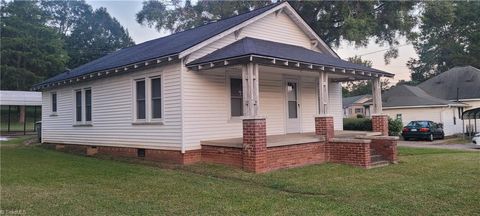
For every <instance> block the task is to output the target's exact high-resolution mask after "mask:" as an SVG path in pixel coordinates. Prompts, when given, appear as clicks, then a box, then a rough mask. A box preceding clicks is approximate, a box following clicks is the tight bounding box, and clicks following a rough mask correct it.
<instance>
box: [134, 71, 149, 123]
mask: <svg viewBox="0 0 480 216" xmlns="http://www.w3.org/2000/svg"><path fill="white" fill-rule="evenodd" d="M140 81H143V82H144V83H145V84H144V85H145V89H144V90H145V98H144V102H145V118H138V113H137V111H138V99H137V83H138V82H140ZM147 83H148V81H147V79H146V78H140V79H134V81H133V97H134V100H133V101H134V102H133V107H134V111H133V116H134V119H135V122H147V113H148V111H147V100H148V99H147V98H148V96H147V94H148V91H147V89H148V87H147Z"/></svg>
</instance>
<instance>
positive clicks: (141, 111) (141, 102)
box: [136, 80, 146, 119]
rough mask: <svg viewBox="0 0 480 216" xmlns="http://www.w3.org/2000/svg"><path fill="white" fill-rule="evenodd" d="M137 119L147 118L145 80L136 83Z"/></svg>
mask: <svg viewBox="0 0 480 216" xmlns="http://www.w3.org/2000/svg"><path fill="white" fill-rule="evenodd" d="M136 93H137V95H136V96H137V97H136V100H137V101H136V103H137V119H145V112H146V111H145V108H146V107H145V80H140V81H137V83H136Z"/></svg>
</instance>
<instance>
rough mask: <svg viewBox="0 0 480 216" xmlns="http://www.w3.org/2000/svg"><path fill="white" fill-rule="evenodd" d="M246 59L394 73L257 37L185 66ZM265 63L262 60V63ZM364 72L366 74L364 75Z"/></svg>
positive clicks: (310, 66)
mask: <svg viewBox="0 0 480 216" xmlns="http://www.w3.org/2000/svg"><path fill="white" fill-rule="evenodd" d="M241 58H248V59H249V60H250V61H252V60H253V59H254V58H264V59H265V58H266V59H270V60H269V61H267V62H269V63H271V64H276V63H277V61H279V64H280V61H282V64H283V65H284V66H290V63H291V64H292V66H294V67H301V66H304V67H307V68H310V69H314V66H315V67H319V68H320V69H321V70H325V69H330V71H341V72H343V73H350V74H360V75H370V76H372V75H374V76H376V77H378V76H386V77H393V76H394V74H391V73H388V72H385V71H381V70H377V69H374V68H369V67H366V66H363V65H358V64H354V63H351V62H348V61H345V60H342V59H340V58H336V57H334V56H329V55H325V54H322V53H320V52H316V51H313V50H309V49H306V48H303V47H300V46H295V45H289V44H284V43H277V42H273V41H266V40H260V39H256V38H249V37H246V38H243V39H241V40H239V41H236V42H234V43H232V44H230V45H228V46H225V47H223V48H221V49H219V50H216V51H214V52H212V53H210V54H208V55H206V56H204V57H202V58H199V59H197V60H194V61H192V62H190V63H188V64H187V67H189V68H193V69H201V68H202V67H204V66H205V68H207V69H208V68H209V67H214V66H215V65H218V63H219V62H222V64H220V65H227V64H229V61H233V60H239V59H241ZM264 62H265V61H264ZM365 73H367V74H365Z"/></svg>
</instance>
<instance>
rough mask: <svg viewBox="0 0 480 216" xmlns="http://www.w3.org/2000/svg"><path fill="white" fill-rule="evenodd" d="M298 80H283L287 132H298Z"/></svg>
mask: <svg viewBox="0 0 480 216" xmlns="http://www.w3.org/2000/svg"><path fill="white" fill-rule="evenodd" d="M298 89H299V87H298V81H297V80H293V79H288V80H285V101H286V103H287V104H286V107H287V109H286V111H287V113H286V114H287V122H286V123H287V127H286V129H287V133H300V115H299V114H300V104H299V102H298V100H299V99H300V94H299V91H298Z"/></svg>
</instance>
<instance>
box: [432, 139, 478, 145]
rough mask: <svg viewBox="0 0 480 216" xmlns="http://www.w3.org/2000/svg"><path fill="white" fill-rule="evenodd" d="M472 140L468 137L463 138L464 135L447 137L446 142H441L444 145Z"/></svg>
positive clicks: (468, 142) (467, 142)
mask: <svg viewBox="0 0 480 216" xmlns="http://www.w3.org/2000/svg"><path fill="white" fill-rule="evenodd" d="M470 143H472V140H471V139H469V138H468V137H466V138H465V139H463V138H462V137H454V138H451V139H445V141H444V142H442V143H440V144H442V145H450V144H470Z"/></svg>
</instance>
